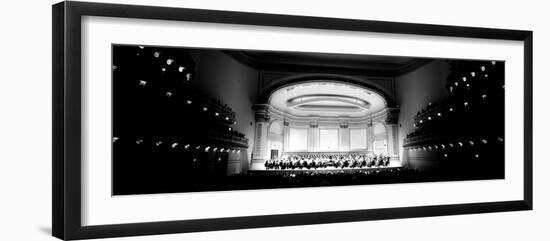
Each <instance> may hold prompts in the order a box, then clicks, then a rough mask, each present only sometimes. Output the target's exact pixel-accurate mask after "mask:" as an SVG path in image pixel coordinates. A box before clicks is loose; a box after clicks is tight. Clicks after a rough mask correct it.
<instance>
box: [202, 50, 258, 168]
mask: <svg viewBox="0 0 550 241" xmlns="http://www.w3.org/2000/svg"><path fill="white" fill-rule="evenodd" d="M191 55H192V57H193V59H194V61H195V63H196V66H197V69H196V76H195V81H194V82H193V83H192V84H193V85H195V87H197V88H198V89H200V90H202V91H203V93H205V94H206V95H208V96H210V97H213V98H216V99H218V100H220V101H221V103H224V104H227V105H228V106H229V107H231V108H232V109H233V111H235V113H236V117H237V124H236V125H234V128H235V130H237V131H239V132H241V133H243V134H245V135H246V137H247V138H248V140H249V143H248V145H249V148H248V154H250V153H251V152H252V148H253V144H254V143H253V142H252V141H253V140H254V128H253V126H254V122H255V121H254V112H253V111H252V105H253V104H255V103H256V101H257V90H258V71H257V70H256V69H253V68H250V67H248V66H246V65H243V64H241V63H239V62H237V61H235V60H234V59H233V58H231V57H229V56H228V55H226V54H224V53H223V52H221V51H216V50H209V51H191ZM251 123H252V124H251ZM250 158H251V157H250V155H248V156H247V158H246V160H244V161H245V162H247V163H242V167H243V168H245V169H246V168H248V162H250ZM245 164H246V165H245Z"/></svg>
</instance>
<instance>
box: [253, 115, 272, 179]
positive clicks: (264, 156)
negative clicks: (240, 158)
mask: <svg viewBox="0 0 550 241" xmlns="http://www.w3.org/2000/svg"><path fill="white" fill-rule="evenodd" d="M253 109H254V111H255V119H256V126H255V129H254V149H253V151H252V153H253V154H252V162H251V163H250V170H264V169H265V165H264V164H265V162H266V161H267V160H268V159H269V153H268V147H267V132H268V126H269V105H267V104H258V105H254V106H253Z"/></svg>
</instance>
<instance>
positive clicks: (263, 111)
mask: <svg viewBox="0 0 550 241" xmlns="http://www.w3.org/2000/svg"><path fill="white" fill-rule="evenodd" d="M252 109H253V110H254V117H255V119H256V122H269V119H270V115H269V105H268V104H256V105H254V106H253V107H252Z"/></svg>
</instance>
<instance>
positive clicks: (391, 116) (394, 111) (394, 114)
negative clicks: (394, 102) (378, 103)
mask: <svg viewBox="0 0 550 241" xmlns="http://www.w3.org/2000/svg"><path fill="white" fill-rule="evenodd" d="M398 121H399V108H387V112H386V120H385V122H386V124H388V125H397V123H398Z"/></svg>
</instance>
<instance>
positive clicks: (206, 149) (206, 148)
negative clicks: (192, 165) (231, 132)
mask: <svg viewBox="0 0 550 241" xmlns="http://www.w3.org/2000/svg"><path fill="white" fill-rule="evenodd" d="M209 150H210V147H209V146H207V147H205V148H204V151H209ZM214 151H216V148H214Z"/></svg>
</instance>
